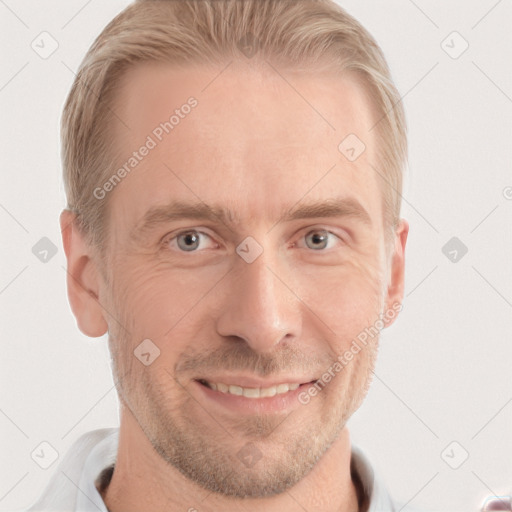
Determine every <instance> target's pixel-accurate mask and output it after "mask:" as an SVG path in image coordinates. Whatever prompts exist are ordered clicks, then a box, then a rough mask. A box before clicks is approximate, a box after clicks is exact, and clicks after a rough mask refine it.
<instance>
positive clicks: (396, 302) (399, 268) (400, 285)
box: [385, 219, 409, 327]
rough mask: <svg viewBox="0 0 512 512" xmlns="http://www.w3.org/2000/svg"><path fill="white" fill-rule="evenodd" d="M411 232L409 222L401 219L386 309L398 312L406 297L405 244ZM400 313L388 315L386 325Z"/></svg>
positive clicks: (392, 257)
mask: <svg viewBox="0 0 512 512" xmlns="http://www.w3.org/2000/svg"><path fill="white" fill-rule="evenodd" d="M408 234H409V223H408V222H407V221H406V220H405V219H400V223H399V224H398V227H397V228H396V231H395V235H394V248H393V254H392V255H391V267H390V270H389V281H388V290H387V298H386V311H391V310H393V311H395V313H398V312H399V311H401V309H402V300H403V297H404V274H405V244H406V243H407V235H408ZM397 316H398V314H393V315H386V316H385V324H386V327H388V326H390V325H391V324H392V323H393V322H394V321H395V319H396V317H397Z"/></svg>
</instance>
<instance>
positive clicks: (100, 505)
mask: <svg viewBox="0 0 512 512" xmlns="http://www.w3.org/2000/svg"><path fill="white" fill-rule="evenodd" d="M118 442H119V429H118V428H105V429H99V430H93V431H91V432H87V433H86V434H84V435H83V436H81V437H80V438H79V439H77V440H76V441H75V443H74V444H73V445H72V446H71V448H70V449H69V451H68V453H67V454H66V456H65V457H64V459H63V460H62V461H61V462H60V464H59V466H58V467H57V469H56V471H55V473H54V474H53V476H52V477H51V479H50V481H49V483H48V485H47V487H46V489H45V490H44V492H43V494H42V495H41V497H40V498H39V499H38V500H37V502H36V503H34V504H33V505H32V506H31V507H30V508H28V509H26V511H25V512H43V511H44V512H62V511H66V512H108V510H107V507H106V506H105V503H104V502H103V499H102V498H101V495H100V493H99V491H98V489H97V488H96V482H97V480H98V477H99V475H100V473H102V471H103V470H104V469H106V468H108V467H109V466H112V465H113V464H114V463H115V462H116V457H117V447H118ZM351 454H352V456H351V466H352V469H353V470H354V471H355V472H356V473H357V474H358V475H359V480H360V481H361V483H362V485H363V488H364V492H365V495H366V496H367V497H368V498H369V502H370V506H369V509H368V512H396V511H398V510H400V505H399V504H398V503H395V502H393V501H392V499H391V497H390V496H389V494H388V493H387V491H386V488H385V487H384V485H383V483H382V481H381V480H380V479H379V478H378V477H377V475H376V474H375V472H374V471H373V469H372V467H371V465H370V463H369V461H368V459H367V458H366V457H365V455H364V454H363V452H362V451H361V449H360V448H358V447H357V446H356V445H354V444H352V447H351ZM407 510H411V509H410V508H408V509H407Z"/></svg>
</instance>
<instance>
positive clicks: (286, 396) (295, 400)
mask: <svg viewBox="0 0 512 512" xmlns="http://www.w3.org/2000/svg"><path fill="white" fill-rule="evenodd" d="M194 384H195V386H196V387H197V388H198V392H199V393H200V394H201V395H202V396H203V397H204V398H205V400H207V401H212V402H214V403H215V404H216V405H220V406H222V407H225V408H226V409H229V410H230V411H234V412H237V413H239V414H244V413H245V414H259V413H261V414H266V413H275V412H284V411H286V412H287V411H289V410H291V409H293V408H295V407H297V406H299V405H301V403H300V401H299V394H300V393H302V392H304V391H306V390H307V389H308V387H309V386H313V385H314V383H313V382H308V383H306V384H301V385H300V386H299V387H298V388H297V389H295V390H293V391H287V392H286V393H280V394H278V395H274V396H268V397H265V398H247V397H245V396H243V395H232V394H231V393H223V392H222V391H215V390H213V389H211V388H209V387H208V386H205V385H204V384H201V383H200V382H198V381H194Z"/></svg>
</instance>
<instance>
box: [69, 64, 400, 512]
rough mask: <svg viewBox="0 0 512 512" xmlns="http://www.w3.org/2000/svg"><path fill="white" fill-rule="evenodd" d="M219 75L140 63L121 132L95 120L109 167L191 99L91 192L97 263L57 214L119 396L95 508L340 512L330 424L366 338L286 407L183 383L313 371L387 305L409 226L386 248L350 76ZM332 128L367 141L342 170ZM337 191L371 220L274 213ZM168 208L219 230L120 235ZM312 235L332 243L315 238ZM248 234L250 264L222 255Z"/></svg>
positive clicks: (393, 299) (358, 93) (358, 97)
mask: <svg viewBox="0 0 512 512" xmlns="http://www.w3.org/2000/svg"><path fill="white" fill-rule="evenodd" d="M223 67H224V66H223ZM220 69H222V68H218V69H212V68H207V67H204V66H195V67H188V68H180V69H178V68H173V67H171V66H169V65H164V64H156V63H151V64H147V63H146V64H139V65H137V66H135V67H133V68H131V69H130V70H129V71H128V72H127V74H126V75H125V77H124V80H123V83H122V86H121V88H120V90H119V93H118V95H117V96H116V102H115V105H114V110H115V112H116V114H117V115H118V116H119V117H120V118H121V119H122V120H123V121H124V122H125V123H126V125H128V126H129V127H130V129H129V130H128V129H126V128H125V127H123V126H121V125H120V124H113V125H112V135H113V137H114V141H115V142H114V146H113V149H114V150H115V151H117V154H118V155H119V159H120V160H119V161H120V164H121V165H122V163H123V162H124V161H126V159H127V158H128V157H129V156H130V154H131V152H132V151H133V150H135V149H136V148H138V147H140V146H141V144H143V143H144V141H145V140H146V137H147V136H148V135H149V134H151V132H152V130H153V129H154V128H155V126H158V125H159V124H160V122H162V121H164V120H165V119H168V117H169V115H170V114H171V113H172V112H173V111H174V110H175V109H176V108H179V107H180V106H181V105H182V104H183V103H185V102H186V101H187V99H188V98H189V97H190V96H194V97H195V98H196V99H197V100H198V105H197V107H196V108H195V109H193V110H192V112H191V113H190V114H189V115H188V116H186V117H185V118H184V119H182V120H180V124H179V125H178V126H176V127H175V129H174V130H173V131H172V133H171V134H169V135H168V136H166V137H165V138H164V139H163V141H162V142H160V143H159V144H158V145H157V147H156V148H155V149H153V150H152V151H151V152H150V153H149V154H148V155H147V156H146V157H145V158H144V159H143V160H142V161H141V163H140V164H139V165H138V166H137V168H136V169H134V170H133V171H132V172H131V173H130V174H129V175H128V176H127V177H126V178H124V179H123V180H122V182H121V183H120V184H118V185H117V186H116V187H115V189H114V190H113V191H112V192H110V193H109V196H108V201H109V209H108V217H107V219H106V222H107V223H108V224H107V225H108V228H109V233H110V234H109V237H108V244H107V246H106V247H105V248H104V249H105V250H106V252H107V254H108V258H109V262H110V263H109V266H108V269H103V268H101V266H100V263H99V258H98V254H97V252H96V251H95V248H94V247H90V246H88V245H87V243H86V242H85V239H84V237H83V236H82V234H81V233H80V232H79V231H78V230H77V228H76V227H75V224H74V223H73V216H72V214H71V213H70V212H68V211H64V212H63V213H62V215H61V225H62V233H63V242H64V247H65V252H66V256H67V260H68V272H69V279H68V294H69V298H70V302H71V306H72V309H73V312H74V314H75V316H76V319H77V323H78V326H79V328H80V329H81V330H82V332H84V333H85V334H86V335H88V336H93V337H95V336H101V335H103V334H105V333H106V332H108V334H109V345H110V350H111V354H112V360H113V370H114V374H115V377H116V380H117V389H118V393H119V398H120V403H121V415H120V416H121V424H120V444H119V452H118V460H117V464H116V469H115V471H114V475H113V478H112V481H111V483H110V486H109V487H108V489H107V491H106V492H105V493H104V495H103V498H104V500H105V502H106V504H107V506H108V508H109V510H110V511H111V512H121V511H123V512H131V511H139V510H148V511H150V510H151V511H155V512H156V511H164V510H165V511H168V510H184V511H185V510H194V509H196V510H200V511H201V512H202V511H205V512H209V511H212V512H213V511H218V510H223V511H224V512H231V511H239V510H246V511H254V512H256V511H258V512H259V511H265V512H274V511H279V512H287V511H296V510H303V509H305V510H308V511H310V512H313V511H322V512H335V511H347V512H348V511H350V512H353V511H355V510H357V498H356V489H355V486H354V483H353V481H352V479H351V475H350V438H349V432H348V429H347V427H346V422H347V420H348V419H349V418H350V416H351V415H352V414H353V413H354V412H355V411H356V410H357V408H358V407H359V406H360V404H361V403H362V401H363V400H364V397H365V396H366V393H367V390H368V386H369V384H370V381H371V375H372V373H371V372H372V370H373V368H374V365H375V358H376V355H377V349H378V338H377V337H375V338H373V339H372V340H370V342H369V343H368V344H367V345H366V346H365V347H364V348H363V350H361V351H360V352H359V353H358V354H357V355H356V356H354V358H353V360H352V361H350V363H349V364H347V365H346V366H345V367H344V368H343V370H342V371H341V372H338V373H337V374H336V377H334V378H333V379H332V380H330V382H329V383H327V385H326V386H325V387H324V388H323V389H322V390H321V392H319V393H318V394H317V396H315V397H313V398H312V399H311V401H310V402H309V403H308V404H307V405H301V404H299V405H298V406H294V407H293V408H292V409H291V411H290V412H286V413H285V412H282V411H278V412H255V413H253V414H236V412H234V411H230V410H227V409H225V408H223V407H219V406H216V404H214V403H213V402H212V401H211V400H208V399H206V398H205V396H204V393H203V392H202V390H201V388H200V385H199V384H198V383H197V382H196V380H195V379H197V378H199V377H201V376H203V377H204V376H207V377H211V376H215V377H219V378H218V379H216V380H217V381H219V380H220V381H221V382H222V381H223V380H222V378H224V380H225V379H226V378H228V377H229V376H241V375H243V376H249V377H254V378H258V379H267V381H269V380H273V381H278V382H288V381H289V380H290V378H291V377H293V376H296V377H301V378H302V377H303V378H304V379H305V378H306V377H307V378H309V380H311V377H314V378H315V379H318V378H320V377H321V375H322V374H323V373H324V372H325V371H326V370H327V369H328V368H329V367H330V366H331V365H332V363H333V361H335V360H336V357H337V356H338V355H340V354H342V353H343V352H344V351H345V350H347V349H349V348H350V346H351V342H352V340H353V339H354V338H356V337H357V335H358V334H359V333H360V332H362V331H363V330H364V329H365V328H367V327H369V326H372V325H374V324H375V321H376V320H377V319H378V318H380V315H382V314H383V313H385V312H386V310H389V309H391V308H392V306H393V304H396V303H399V302H401V299H402V296H403V280H404V251H405V245H406V240H407V234H408V229H409V228H408V224H407V222H406V221H405V220H403V219H402V220H401V221H400V223H399V225H398V227H397V229H396V231H395V233H394V238H393V240H391V241H390V244H389V245H388V246H387V245H386V244H385V239H384V229H383V212H382V204H383V201H382V190H381V189H380V182H379V180H378V177H377V175H376V173H375V171H374V170H373V169H372V168H371V166H370V164H372V165H374V166H377V165H378V162H377V159H376V147H375V140H374V137H373V132H369V131H368V130H369V127H371V126H372V125H373V124H374V122H375V118H376V116H375V115H374V114H373V112H372V109H371V107H370V104H369V102H368V99H367V98H366V96H365V94H364V91H363V89H362V88H361V86H360V85H359V84H358V83H357V82H356V81H355V80H354V79H352V78H351V77H350V76H345V77H342V78H340V77H334V76H328V75H326V74H322V75H320V74H318V73H316V74H315V73H313V72H312V73H311V74H307V73H301V74H298V73H295V74H293V73H291V72H284V71H283V72H282V74H283V75H284V76H286V77H287V79H288V81H289V82H290V83H292V84H293V87H294V88H295V89H296V90H297V91H300V95H299V94H297V92H296V91H295V90H294V88H292V87H290V85H289V84H288V83H287V82H286V81H284V80H283V78H282V77H281V76H279V75H278V74H277V73H276V72H275V71H274V70H273V69H272V68H271V67H269V66H267V65H265V64H262V65H259V66H256V65H253V64H251V65H249V64H247V63H243V62H235V63H234V64H232V65H231V66H230V67H229V68H228V69H226V70H225V71H224V72H223V73H222V74H220V75H219V70H220ZM215 77H216V78H215ZM214 78H215V80H214V81H213V82H212V80H213V79H214ZM207 84H210V85H208V87H206V85H207ZM205 87H206V88H205ZM304 98H306V99H307V101H304ZM312 106H314V108H312ZM320 114H321V115H320ZM326 120H328V122H327V121H326ZM329 124H330V125H332V126H330V125H329ZM333 128H334V129H333ZM350 133H354V134H357V135H358V136H359V138H360V139H362V140H363V141H364V143H365V145H366V150H365V152H364V153H363V154H362V155H361V156H360V157H359V158H358V159H357V160H356V161H355V162H349V161H348V160H347V159H346V158H345V156H343V155H342V154H341V153H340V152H339V151H338V144H339V143H340V142H341V140H342V139H343V138H344V137H345V136H346V135H348V134H350ZM333 166H334V167H333ZM336 197H343V198H351V199H352V200H354V201H357V202H358V203H359V204H360V205H361V207H362V208H363V209H364V210H365V211H366V212H367V215H368V218H369V222H364V221H362V220H361V217H360V216H354V215H342V216H336V217H327V216H324V217H314V218H305V219H296V220H292V221H283V220H281V219H282V216H283V215H284V214H285V213H286V212H287V211H288V210H289V209H290V208H292V207H296V206H298V205H300V204H305V203H307V202H310V201H320V202H325V201H327V200H329V199H331V198H336ZM172 200H180V201H201V202H204V203H207V204H217V205H220V206H222V207H224V208H229V209H231V210H232V212H233V216H234V219H235V223H234V224H233V225H231V224H227V223H223V222H221V221H219V220H216V219H214V220H202V219H188V218H183V219H180V220H171V221H166V222H164V223H161V224H158V225H156V226H154V227H153V228H152V229H151V230H150V231H148V232H146V233H145V234H144V235H140V236H138V237H132V236H131V235H133V233H134V229H136V227H137V226H139V225H140V222H141V219H142V217H143V215H144V213H145V212H146V211H147V210H148V209H149V208H151V207H154V206H157V205H164V204H167V203H169V202H170V201H172ZM192 229H196V230H198V231H201V232H203V233H205V234H204V235H200V244H199V246H198V247H197V249H196V250H195V251H184V250H183V249H182V248H181V247H182V246H183V236H182V237H181V238H180V240H181V242H182V245H181V246H180V245H178V239H177V238H176V235H177V234H178V233H182V232H183V231H186V230H192ZM312 231H314V232H315V233H317V232H318V231H320V235H322V234H324V235H325V231H330V232H331V233H332V234H331V235H326V236H327V237H328V240H329V241H328V245H327V246H326V247H324V246H323V245H322V243H319V242H318V241H316V242H314V241H313V239H312V237H311V232H312ZM308 234H309V236H308ZM247 236H251V237H253V238H254V239H255V240H256V241H257V242H258V244H259V245H260V246H261V247H262V248H263V252H262V254H261V255H260V256H259V257H257V258H256V259H255V260H254V261H253V262H252V263H247V262H246V261H245V260H244V259H242V258H241V257H240V256H239V255H238V254H237V252H236V250H235V249H236V247H237V246H238V244H240V243H241V242H242V241H243V240H244V239H245V238H246V237H247ZM318 247H320V248H318ZM387 247H389V250H386V248H387ZM395 318H396V316H395ZM392 321H393V320H390V321H389V323H391V322H392ZM144 339H150V340H152V342H153V343H154V344H155V345H156V346H158V348H159V349H160V356H159V357H158V358H157V359H155V361H154V362H153V363H152V364H150V365H149V366H144V365H143V364H141V363H140V361H139V360H138V359H137V358H136V357H135V356H134V355H133V351H134V349H135V348H136V347H137V346H138V345H139V344H140V343H141V341H142V340H144ZM221 377H222V378H221ZM247 443H252V445H251V446H253V447H256V449H257V450H258V453H259V454H260V455H261V458H260V460H259V461H258V462H257V463H256V464H255V465H254V466H253V467H251V468H249V467H246V466H245V465H244V464H242V462H241V461H240V459H239V458H238V457H237V453H238V452H239V450H240V449H242V448H243V447H244V446H246V445H247ZM148 489H149V490H150V492H148Z"/></svg>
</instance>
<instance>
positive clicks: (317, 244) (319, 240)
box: [306, 231, 329, 249]
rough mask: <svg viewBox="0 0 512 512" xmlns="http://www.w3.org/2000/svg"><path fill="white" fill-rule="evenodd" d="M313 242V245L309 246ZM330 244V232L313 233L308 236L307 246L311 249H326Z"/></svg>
mask: <svg viewBox="0 0 512 512" xmlns="http://www.w3.org/2000/svg"><path fill="white" fill-rule="evenodd" d="M308 240H309V241H311V245H310V244H309V242H308ZM328 243H329V232H327V231H311V232H310V233H308V234H307V235H306V245H307V246H308V247H309V248H310V249H325V248H326V247H327V244H328Z"/></svg>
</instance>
